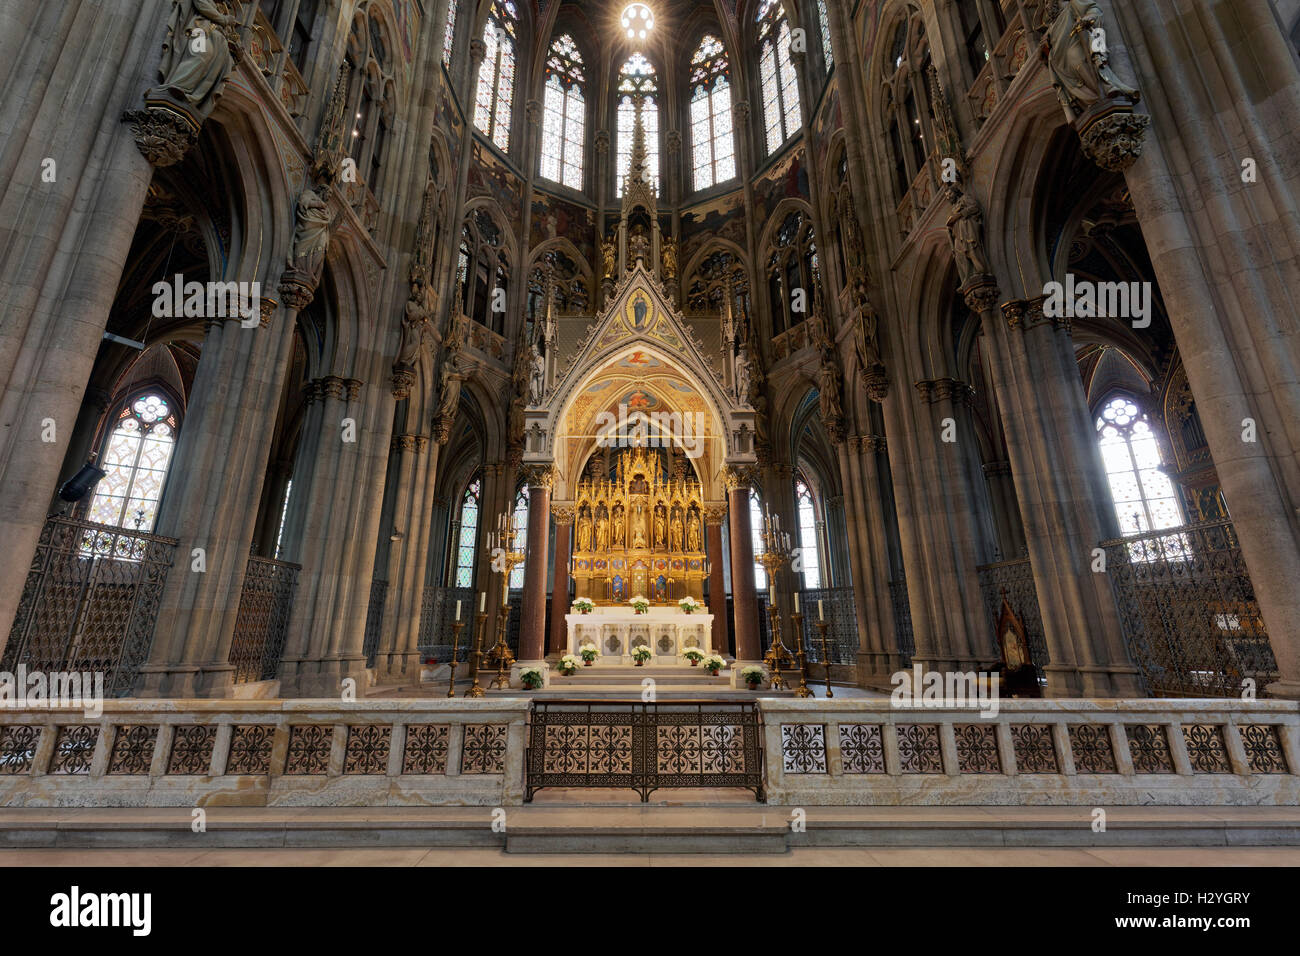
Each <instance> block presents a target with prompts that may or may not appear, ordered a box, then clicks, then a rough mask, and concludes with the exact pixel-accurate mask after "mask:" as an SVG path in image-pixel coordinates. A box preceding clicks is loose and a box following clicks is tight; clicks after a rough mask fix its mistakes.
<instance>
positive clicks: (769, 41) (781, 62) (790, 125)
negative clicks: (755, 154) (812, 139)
mask: <svg viewBox="0 0 1300 956" xmlns="http://www.w3.org/2000/svg"><path fill="white" fill-rule="evenodd" d="M757 20H758V23H759V27H758V41H759V49H758V67H759V79H760V80H761V82H762V87H763V123H764V127H765V129H766V131H767V151H768V153H769V154H770V153H774V152H776V151H777V150H778V149H780V148H781V144H782V143H784V142H785V141H786V140H787V139H789V138H790V137H791V136H793V135H794V134H795V132H796V131H797V130H798V129H799V127H800V120H799V79H798V77H797V76H796V75H795V72H794V63H793V62H791V60H790V24H789V23H788V22H786V18H785V11H784V10H783V9H781V5H780V4H779V3H777V2H776V0H763V2H762V3H760V4H759V5H758V17H757Z"/></svg>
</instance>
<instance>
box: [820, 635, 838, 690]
mask: <svg viewBox="0 0 1300 956" xmlns="http://www.w3.org/2000/svg"><path fill="white" fill-rule="evenodd" d="M828 627H830V624H829V623H828V622H827V621H818V622H817V630H819V631H820V632H821V634H819V635H818V637H817V643H818V644H820V645H821V646H822V664H823V665H824V666H825V667H826V696H827V697H834V696H835V691H833V690H831V655H830V652H829V651H828V650H827V649H826V629H827V628H828Z"/></svg>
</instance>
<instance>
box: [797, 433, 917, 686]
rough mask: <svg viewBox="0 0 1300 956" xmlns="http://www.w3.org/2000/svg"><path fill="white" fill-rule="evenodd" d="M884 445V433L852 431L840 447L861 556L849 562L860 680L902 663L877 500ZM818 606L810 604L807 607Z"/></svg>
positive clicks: (848, 512)
mask: <svg viewBox="0 0 1300 956" xmlns="http://www.w3.org/2000/svg"><path fill="white" fill-rule="evenodd" d="M885 448H886V445H885V439H884V438H883V437H881V436H878V435H851V436H849V438H848V439H847V440H846V441H845V443H844V444H843V445H841V446H840V447H839V453H840V454H839V457H840V474H841V475H842V476H843V480H844V483H845V487H846V489H847V494H846V495H845V496H844V508H845V519H844V520H845V528H846V530H847V532H848V535H849V542H850V544H851V546H852V549H853V553H854V554H855V555H857V556H858V560H856V561H851V562H850V568H849V570H850V580H849V583H850V584H851V585H852V587H853V598H854V601H853V603H854V605H855V613H856V616H857V623H858V676H859V680H863V679H866V678H868V677H888V675H890V674H892V673H893V672H894V671H896V670H898V668H899V667H900V666H901V664H902V654H901V653H900V652H899V649H898V638H897V636H896V635H897V630H896V626H895V622H894V604H893V596H892V595H891V594H890V593H889V538H888V534H887V531H886V528H885V520H884V514H883V512H882V509H881V508H880V506H879V504H878V501H879V497H878V496H879V489H880V456H881V455H882V454H884V452H885ZM868 496H872V500H868ZM816 611H817V609H816V608H809V609H807V610H805V611H804V613H805V614H814V613H816ZM814 620H816V618H814Z"/></svg>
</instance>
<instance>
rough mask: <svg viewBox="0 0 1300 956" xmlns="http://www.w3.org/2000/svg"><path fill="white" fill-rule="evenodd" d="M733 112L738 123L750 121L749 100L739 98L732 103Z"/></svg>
mask: <svg viewBox="0 0 1300 956" xmlns="http://www.w3.org/2000/svg"><path fill="white" fill-rule="evenodd" d="M731 114H732V115H733V116H734V117H735V118H736V122H737V123H748V122H749V101H748V100H737V101H736V102H735V103H732V104H731Z"/></svg>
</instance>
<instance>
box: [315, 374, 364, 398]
mask: <svg viewBox="0 0 1300 956" xmlns="http://www.w3.org/2000/svg"><path fill="white" fill-rule="evenodd" d="M364 384H365V382H360V381H358V380H357V379H355V378H342V377H340V376H338V375H325V376H322V377H321V378H316V379H312V380H311V381H310V382H308V383H307V385H306V387H305V388H304V389H303V391H304V392H305V393H306V395H307V404H309V405H310V404H311V403H312V402H315V401H323V400H324V399H327V398H333V399H336V400H338V401H349V402H355V401H356V400H357V397H358V396H359V395H360V394H361V386H362V385H364Z"/></svg>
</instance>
